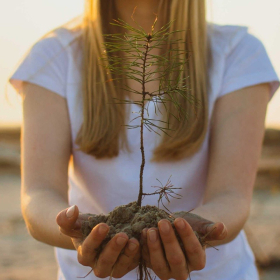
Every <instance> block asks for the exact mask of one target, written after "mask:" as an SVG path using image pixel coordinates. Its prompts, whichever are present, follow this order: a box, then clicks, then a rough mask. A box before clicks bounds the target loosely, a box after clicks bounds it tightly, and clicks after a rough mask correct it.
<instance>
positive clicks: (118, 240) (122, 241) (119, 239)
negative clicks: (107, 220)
mask: <svg viewBox="0 0 280 280" xmlns="http://www.w3.org/2000/svg"><path fill="white" fill-rule="evenodd" d="M126 241H127V239H126V238H124V237H121V236H119V237H118V238H117V244H118V245H120V246H122V245H124V244H125V243H126Z"/></svg>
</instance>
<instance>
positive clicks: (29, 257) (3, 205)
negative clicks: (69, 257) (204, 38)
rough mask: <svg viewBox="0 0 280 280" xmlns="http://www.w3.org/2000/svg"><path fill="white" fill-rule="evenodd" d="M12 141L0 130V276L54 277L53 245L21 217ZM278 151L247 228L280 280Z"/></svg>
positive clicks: (273, 278) (265, 278)
mask: <svg viewBox="0 0 280 280" xmlns="http://www.w3.org/2000/svg"><path fill="white" fill-rule="evenodd" d="M10 140H11V139H10ZM10 140H9V144H8V145H10V146H9V147H11V146H13V148H12V151H11V150H9V149H7V142H5V141H2V142H1V133H0V193H1V196H0V248H1V251H0V252H1V253H0V280H27V279H28V280H33V279H34V280H35V279H36V280H52V279H53V280H55V279H56V273H57V265H56V261H55V256H54V252H53V248H52V247H51V246H48V245H46V244H43V243H40V242H38V241H36V240H35V239H33V238H32V237H31V236H30V235H29V234H28V231H27V229H26V226H25V223H24V221H23V219H22V216H21V210H20V185H21V179H20V172H19V161H18V160H19V147H18V141H14V142H13V141H10ZM1 145H2V146H1ZM5 145H6V146H5ZM278 145H280V142H279V144H278ZM1 147H2V148H3V147H5V149H4V151H5V153H3V149H2V153H1ZM276 151H277V152H276ZM278 151H280V149H279V146H273V147H270V148H267V147H266V148H264V150H263V159H264V160H263V161H262V162H261V163H260V172H259V173H258V176H257V180H256V187H255V192H254V197H253V202H252V207H251V215H250V218H249V220H248V222H247V224H246V226H245V230H246V233H247V236H248V239H249V242H250V244H251V246H252V248H253V251H254V253H255V255H256V257H257V260H258V263H259V264H260V267H261V269H260V273H261V279H262V280H279V279H280V242H279V240H280V224H279V221H280V172H279V170H280V168H278V169H277V164H278V163H277V161H278V159H279V158H280V156H279V155H280V153H278ZM1 156H2V157H1ZM7 159H8V160H7ZM205 280H206V279H205ZM217 280H226V279H217Z"/></svg>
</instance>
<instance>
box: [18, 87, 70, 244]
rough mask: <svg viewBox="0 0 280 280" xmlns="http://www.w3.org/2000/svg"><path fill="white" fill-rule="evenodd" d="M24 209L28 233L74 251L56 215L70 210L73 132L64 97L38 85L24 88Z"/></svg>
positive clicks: (22, 163) (22, 152) (22, 162)
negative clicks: (69, 174) (68, 195)
mask: <svg viewBox="0 0 280 280" xmlns="http://www.w3.org/2000/svg"><path fill="white" fill-rule="evenodd" d="M23 94H24V98H23V104H22V106H23V125H22V135H21V179H22V183H21V185H22V186H21V209H22V214H23V217H24V220H25V223H26V225H27V229H28V231H29V233H30V234H31V235H32V236H33V237H34V238H35V239H37V240H39V241H41V242H44V243H47V244H49V245H53V246H58V247H62V248H66V249H74V246H73V244H72V241H71V238H69V237H68V236H66V235H63V234H61V233H60V231H59V228H58V226H57V224H56V220H55V219H56V215H57V213H58V212H60V211H61V210H62V209H64V208H67V207H68V206H69V205H68V202H67V191H68V178H67V176H68V162H69V159H70V155H71V132H70V124H69V119H68V111H67V104H66V101H65V99H64V98H63V97H61V96H59V95H58V94H56V93H54V92H51V91H48V90H47V89H45V88H42V87H39V86H37V85H35V84H31V83H24V85H23Z"/></svg>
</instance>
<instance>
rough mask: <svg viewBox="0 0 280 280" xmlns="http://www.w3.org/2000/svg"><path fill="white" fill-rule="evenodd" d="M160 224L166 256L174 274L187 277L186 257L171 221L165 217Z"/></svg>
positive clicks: (178, 276)
mask: <svg viewBox="0 0 280 280" xmlns="http://www.w3.org/2000/svg"><path fill="white" fill-rule="evenodd" d="M158 225H159V232H160V236H161V240H162V243H163V246H164V250H165V254H166V258H167V260H168V263H169V265H170V269H171V271H172V275H176V276H177V277H176V278H180V279H182V278H185V279H186V278H187V277H188V271H187V264H186V258H185V255H184V253H183V251H182V249H181V247H180V245H179V242H178V239H177V237H176V235H175V232H174V230H173V228H172V226H171V223H170V222H169V221H168V220H165V219H164V220H160V221H159V223H158Z"/></svg>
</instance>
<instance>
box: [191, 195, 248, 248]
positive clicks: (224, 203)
mask: <svg viewBox="0 0 280 280" xmlns="http://www.w3.org/2000/svg"><path fill="white" fill-rule="evenodd" d="M250 202H251V201H248V198H246V197H244V195H242V194H238V193H237V192H225V193H222V194H220V195H218V196H216V197H214V198H212V199H211V200H209V201H207V202H206V203H205V204H203V205H201V206H200V207H198V208H196V209H195V210H194V211H193V212H192V213H194V214H196V215H199V216H201V217H204V218H206V219H208V220H210V221H213V222H222V223H224V224H225V225H226V227H227V231H228V234H227V237H226V238H225V239H223V240H219V241H218V240H217V241H215V242H214V241H213V242H209V243H210V244H211V245H212V246H215V245H221V244H225V243H228V242H230V241H232V240H233V239H234V238H235V237H236V236H237V235H238V233H239V232H240V231H241V230H242V228H243V227H244V224H245V222H246V220H247V218H248V216H249V213H250Z"/></svg>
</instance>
